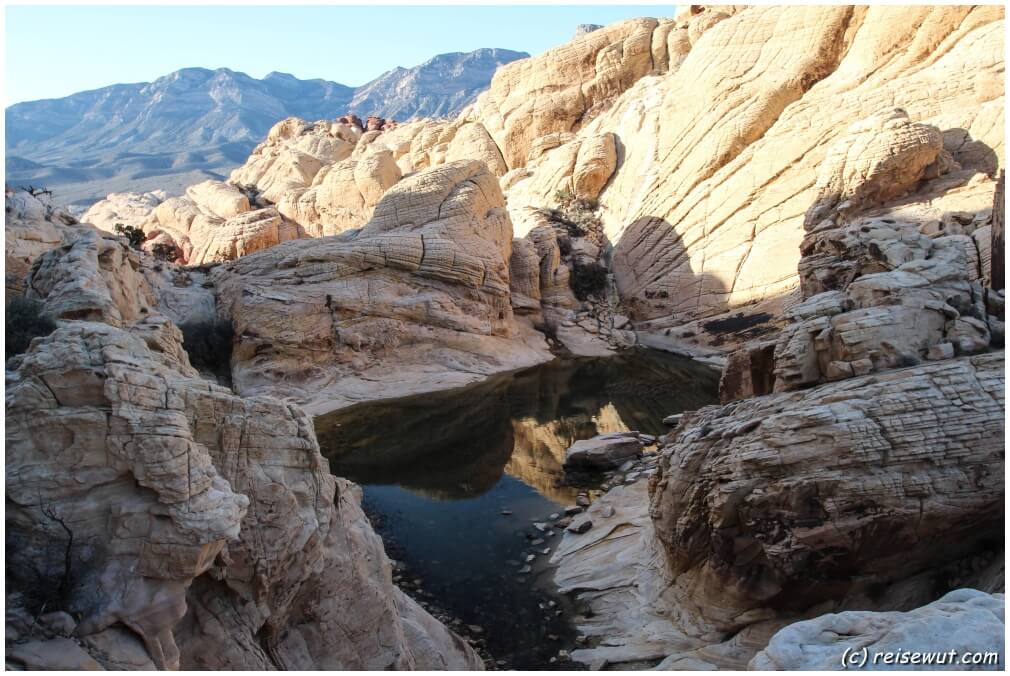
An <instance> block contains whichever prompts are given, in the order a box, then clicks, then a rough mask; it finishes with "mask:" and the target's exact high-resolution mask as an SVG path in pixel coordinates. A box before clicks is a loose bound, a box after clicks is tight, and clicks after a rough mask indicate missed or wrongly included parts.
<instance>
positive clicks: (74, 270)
mask: <svg viewBox="0 0 1010 676" xmlns="http://www.w3.org/2000/svg"><path fill="white" fill-rule="evenodd" d="M140 268H141V265H140V254H139V253H138V252H136V251H134V250H133V249H131V248H130V247H129V245H127V243H126V240H125V238H123V237H118V236H115V235H109V234H106V233H103V232H101V231H100V230H89V229H87V228H81V229H78V230H77V231H76V232H74V233H73V234H72V235H70V234H68V235H67V237H66V242H65V243H64V244H63V245H61V246H60V247H58V248H55V249H52V250H50V251H48V252H46V253H44V254H43V255H42V256H40V257H39V258H38V260H36V261H35V264H34V265H33V266H32V269H31V272H30V273H29V275H28V279H27V283H26V286H27V290H26V295H27V296H28V297H29V298H35V299H38V300H41V301H43V303H44V304H45V309H46V312H47V314H49V315H50V316H52V317H54V318H56V319H86V320H90V321H101V322H105V323H107V324H112V325H114V326H122V325H124V324H127V323H130V322H134V321H137V320H139V319H142V318H144V317H145V316H147V315H148V314H149V313H150V312H151V310H152V308H153V307H154V306H155V305H156V304H157V298H156V297H155V296H154V294H153V292H152V290H151V288H150V285H149V284H148V283H147V280H146V279H145V277H144V275H143V273H142V272H141V270H140Z"/></svg>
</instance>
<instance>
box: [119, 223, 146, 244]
mask: <svg viewBox="0 0 1010 676" xmlns="http://www.w3.org/2000/svg"><path fill="white" fill-rule="evenodd" d="M115 230H116V234H117V235H122V236H123V237H125V238H126V239H127V240H129V242H130V246H132V247H133V248H134V249H139V248H140V245H141V244H143V243H144V240H146V239H147V235H145V234H144V231H143V230H141V229H140V228H135V227H134V226H132V225H123V224H122V223H116V227H115Z"/></svg>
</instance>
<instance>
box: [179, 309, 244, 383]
mask: <svg viewBox="0 0 1010 676" xmlns="http://www.w3.org/2000/svg"><path fill="white" fill-rule="evenodd" d="M179 330H180V331H182V346H183V348H184V349H185V350H186V352H187V353H188V354H189V363H191V364H192V365H193V366H194V367H195V368H197V369H199V370H201V371H207V372H210V373H213V374H214V375H216V376H220V377H223V378H225V379H227V378H228V377H229V375H230V373H231V347H232V339H233V337H234V335H235V334H234V331H233V330H232V327H231V322H229V321H226V320H223V319H213V320H207V321H192V322H186V323H184V324H180V325H179Z"/></svg>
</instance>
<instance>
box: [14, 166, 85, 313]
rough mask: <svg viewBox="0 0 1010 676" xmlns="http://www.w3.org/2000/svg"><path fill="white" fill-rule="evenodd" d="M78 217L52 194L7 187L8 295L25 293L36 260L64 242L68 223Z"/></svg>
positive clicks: (71, 223)
mask: <svg viewBox="0 0 1010 676" xmlns="http://www.w3.org/2000/svg"><path fill="white" fill-rule="evenodd" d="M75 223H77V219H75V218H74V217H73V216H71V215H70V214H68V213H67V212H65V211H63V210H62V209H59V208H57V207H55V206H54V205H53V204H52V200H51V196H50V195H46V194H42V193H39V194H32V192H29V191H28V190H24V189H21V188H12V187H10V186H5V187H4V276H5V292H4V295H5V298H6V299H7V300H10V299H11V298H12V297H14V296H20V295H22V294H23V293H24V288H25V280H26V278H27V277H28V272H29V270H31V266H32V263H33V262H34V261H35V259H36V258H38V257H39V256H40V255H41V254H43V253H45V252H46V251H48V250H49V249H52V248H53V247H55V246H57V245H58V244H60V242H62V241H63V236H64V234H65V233H66V232H67V227H66V226H68V225H73V224H75Z"/></svg>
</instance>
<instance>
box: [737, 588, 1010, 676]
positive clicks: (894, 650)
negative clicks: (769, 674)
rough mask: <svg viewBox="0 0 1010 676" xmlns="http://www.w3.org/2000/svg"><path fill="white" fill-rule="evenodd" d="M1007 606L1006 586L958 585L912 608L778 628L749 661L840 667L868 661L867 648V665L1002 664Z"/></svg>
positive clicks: (769, 666)
mask: <svg viewBox="0 0 1010 676" xmlns="http://www.w3.org/2000/svg"><path fill="white" fill-rule="evenodd" d="M1005 606H1006V603H1005V601H1004V598H1003V594H986V593H984V592H980V591H976V590H974V589H958V590H956V591H952V592H950V593H948V594H946V595H944V596H943V597H942V598H940V599H938V600H936V601H934V602H933V603H930V604H928V605H925V606H922V607H921V608H916V609H915V610H910V611H908V612H900V611H893V612H868V611H857V610H850V611H847V612H843V613H834V614H828V615H822V616H820V617H817V618H814V619H812V620H805V621H803V622H796V623H795V624H790V625H789V626H787V627H785V628H784V629H781V630H779V631H778V633H776V634H775V635H774V636H772V638H771V641H769V643H768V646H767V647H766V648H765V649H764V650H762V651H761V652H760V653H758V654H757V655H756V656H755V657H754V659H752V660H751V662H750V664H749V665H748V668H750V669H755V670H761V671H782V670H811V671H835V670H839V669H845V668H846V667H855V666H862V665H863V664H864V662H862V661H861V660H863V659H864V655H863V651H864V650H865V651H866V654H865V668H866V669H873V670H877V669H902V668H904V669H914V670H920V669H942V670H944V671H955V670H962V669H966V670H968V669H970V670H989V671H997V670H998V671H1002V670H1003V669H1004V668H1005V657H1004V654H1003V649H1004V645H1005V633H1006V624H1005V620H1004V614H1005ZM846 658H848V659H849V660H852V661H849V662H843V660H845V659H846Z"/></svg>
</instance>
